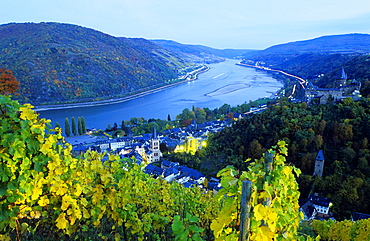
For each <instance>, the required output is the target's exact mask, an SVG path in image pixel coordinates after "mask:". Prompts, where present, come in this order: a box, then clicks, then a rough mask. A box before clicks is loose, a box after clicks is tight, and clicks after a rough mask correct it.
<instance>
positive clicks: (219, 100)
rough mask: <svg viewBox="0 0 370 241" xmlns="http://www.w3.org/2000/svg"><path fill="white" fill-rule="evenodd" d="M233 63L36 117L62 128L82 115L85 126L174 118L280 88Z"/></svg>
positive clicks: (100, 126) (272, 80) (100, 127)
mask: <svg viewBox="0 0 370 241" xmlns="http://www.w3.org/2000/svg"><path fill="white" fill-rule="evenodd" d="M236 63H237V61H236V60H227V61H225V62H222V63H217V64H210V65H209V67H210V70H208V71H207V72H205V73H202V74H200V75H199V76H198V79H197V80H195V81H192V82H188V83H184V84H181V85H177V86H174V87H171V88H168V89H164V90H162V91H159V92H156V93H152V94H149V95H146V96H143V97H140V98H137V99H133V100H129V101H126V102H121V103H117V104H108V105H102V106H91V107H82V108H70V109H60V110H47V111H39V113H40V117H41V118H47V119H51V120H52V122H53V123H55V122H59V124H60V125H61V126H62V127H64V120H65V118H66V117H68V118H69V119H70V118H71V117H72V116H74V117H75V118H76V119H77V117H79V116H84V118H85V121H86V126H87V127H88V128H97V129H105V128H106V127H107V126H108V124H110V125H112V126H113V124H114V123H115V122H116V123H117V124H118V125H120V124H121V122H122V120H129V119H130V118H132V117H144V118H145V119H150V118H155V119H167V116H168V114H170V116H171V118H172V119H175V118H176V115H178V114H179V113H181V112H182V110H183V109H185V108H189V109H191V108H192V106H195V107H200V108H204V107H208V108H210V109H214V108H218V107H221V106H222V105H223V104H225V103H227V104H230V105H231V106H236V105H239V104H243V103H245V102H247V103H248V102H249V101H250V100H252V101H253V100H256V99H258V98H262V97H269V96H271V94H272V93H274V92H276V91H278V90H279V89H280V88H282V87H283V85H282V84H281V83H279V82H278V81H277V80H276V79H274V78H272V77H271V75H269V74H267V73H264V72H261V71H257V70H255V69H254V68H247V67H242V66H238V65H235V64H236Z"/></svg>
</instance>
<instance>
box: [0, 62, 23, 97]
mask: <svg viewBox="0 0 370 241" xmlns="http://www.w3.org/2000/svg"><path fill="white" fill-rule="evenodd" d="M18 89H19V81H18V80H17V79H16V78H15V76H14V75H13V72H12V71H11V70H9V69H5V70H4V69H2V68H0V94H4V95H9V94H13V93H16V92H17V90H18Z"/></svg>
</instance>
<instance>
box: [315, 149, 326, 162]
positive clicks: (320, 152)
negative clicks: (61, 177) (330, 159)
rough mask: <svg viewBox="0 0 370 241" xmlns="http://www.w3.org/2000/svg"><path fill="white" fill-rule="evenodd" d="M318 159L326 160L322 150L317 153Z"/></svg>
mask: <svg viewBox="0 0 370 241" xmlns="http://www.w3.org/2000/svg"><path fill="white" fill-rule="evenodd" d="M316 160H319V161H324V160H325V158H324V152H323V151H322V150H320V151H319V152H318V153H317V156H316Z"/></svg>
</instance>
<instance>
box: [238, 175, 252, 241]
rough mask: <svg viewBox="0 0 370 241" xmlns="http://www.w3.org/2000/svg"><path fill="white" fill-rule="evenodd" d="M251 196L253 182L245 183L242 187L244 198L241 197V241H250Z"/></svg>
mask: <svg viewBox="0 0 370 241" xmlns="http://www.w3.org/2000/svg"><path fill="white" fill-rule="evenodd" d="M251 194H252V182H251V181H243V186H242V197H241V201H240V202H241V205H240V207H241V213H240V236H239V240H240V241H248V240H249V228H250V219H251V213H250V210H251V203H250V199H251Z"/></svg>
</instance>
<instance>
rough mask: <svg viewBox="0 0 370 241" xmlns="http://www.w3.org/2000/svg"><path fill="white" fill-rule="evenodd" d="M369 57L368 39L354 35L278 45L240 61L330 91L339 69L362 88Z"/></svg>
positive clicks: (368, 76) (364, 36)
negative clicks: (287, 74)
mask: <svg viewBox="0 0 370 241" xmlns="http://www.w3.org/2000/svg"><path fill="white" fill-rule="evenodd" d="M369 53H370V35H369V34H359V33H356V34H344V35H331V36H323V37H319V38H315V39H310V40H305V41H297V42H290V43H285V44H279V45H275V46H272V47H269V48H267V49H265V50H260V51H255V52H251V53H247V54H245V55H244V56H243V57H244V59H245V62H248V61H249V62H254V63H257V62H258V63H260V64H262V65H265V66H269V67H272V68H276V69H281V70H284V71H287V72H289V73H292V74H295V75H298V76H300V77H302V78H305V79H309V80H312V81H313V82H314V84H315V85H318V86H321V87H333V80H335V78H338V77H339V73H340V70H341V68H342V67H344V68H345V70H346V72H347V74H348V76H349V78H350V79H352V78H355V79H357V80H360V81H361V82H362V83H363V84H365V82H366V81H368V79H370V72H369V71H367V70H366V68H367V66H369V64H368V59H369V57H368V56H369V55H368V54H369ZM319 76H321V77H319ZM368 94H370V92H369V91H364V95H365V96H367V95H368Z"/></svg>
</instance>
